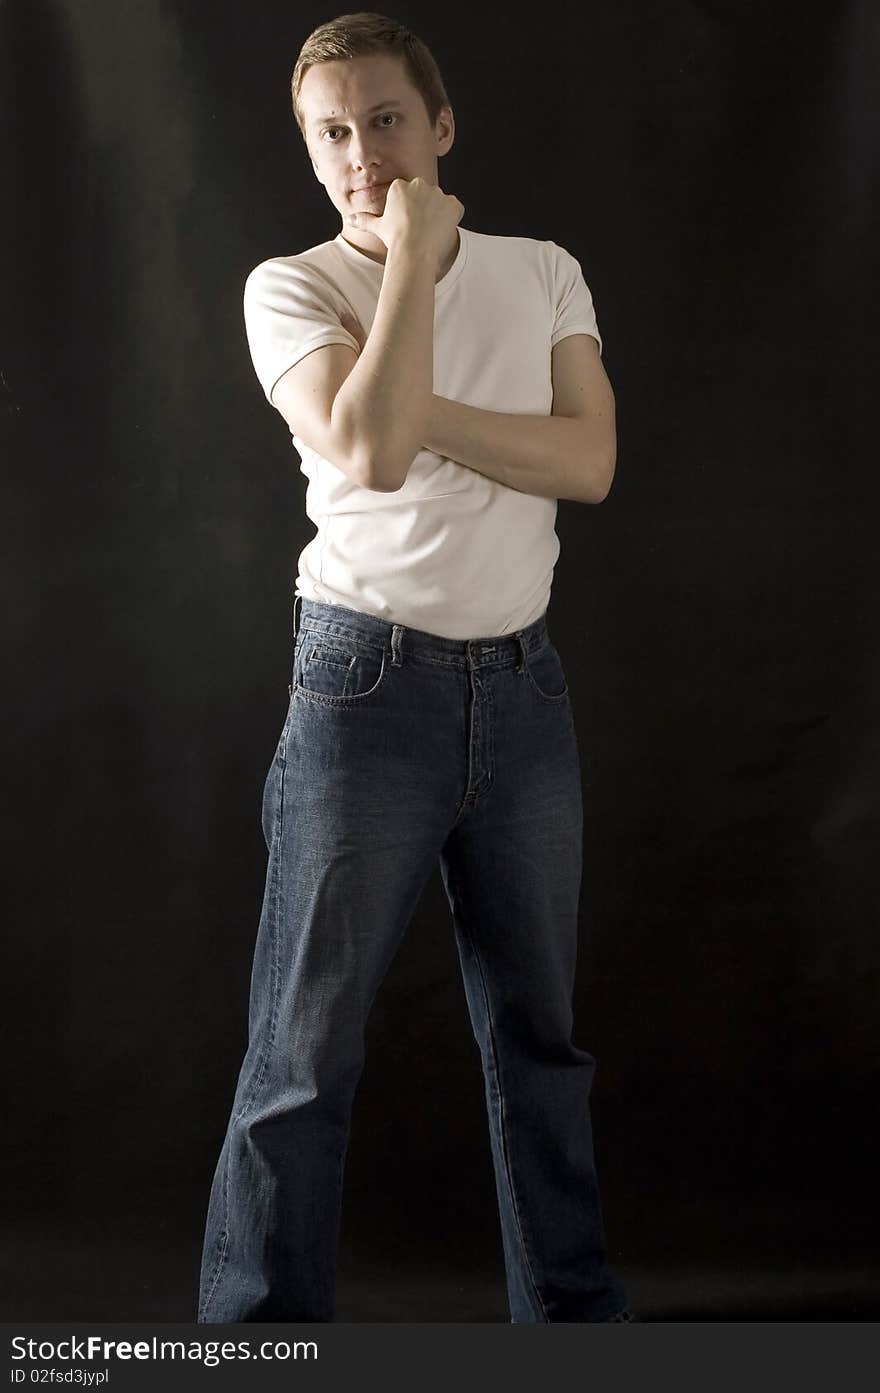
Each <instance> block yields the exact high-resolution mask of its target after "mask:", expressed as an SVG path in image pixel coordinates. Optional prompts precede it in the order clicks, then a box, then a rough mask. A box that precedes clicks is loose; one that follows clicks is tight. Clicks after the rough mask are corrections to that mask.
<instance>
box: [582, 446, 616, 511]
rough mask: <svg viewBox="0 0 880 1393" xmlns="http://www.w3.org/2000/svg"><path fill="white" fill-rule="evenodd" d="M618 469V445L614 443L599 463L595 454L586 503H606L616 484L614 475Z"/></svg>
mask: <svg viewBox="0 0 880 1393" xmlns="http://www.w3.org/2000/svg"><path fill="white" fill-rule="evenodd" d="M616 467H617V445H616V443H612V444H611V446H610V447H609V448H608V450H607V451H606V452H605V453H604V455H602V456H600V457H599V459H598V461H597V458H596V455H595V453H594V454H593V456H592V468H591V469H590V471H589V474H590V483H589V488H588V490H587V492H586V496H585V497H584V500H583V501H584V502H585V503H604V502H605V499H606V498H607V497H608V495H609V493H610V492H611V485H612V484H613V483H614V473H615V469H616Z"/></svg>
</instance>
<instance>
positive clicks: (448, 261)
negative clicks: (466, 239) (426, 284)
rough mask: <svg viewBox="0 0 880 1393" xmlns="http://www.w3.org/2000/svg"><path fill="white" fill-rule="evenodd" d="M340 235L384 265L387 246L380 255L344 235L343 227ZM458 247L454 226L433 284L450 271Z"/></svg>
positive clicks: (457, 233)
mask: <svg viewBox="0 0 880 1393" xmlns="http://www.w3.org/2000/svg"><path fill="white" fill-rule="evenodd" d="M342 236H343V238H344V240H345V241H347V242H349V243H350V244H351V246H353V247H357V249H358V251H359V252H363V254H364V256H368V257H369V258H370V260H371V261H375V262H377V263H378V264H379V265H380V266H384V265H385V259H386V257H387V256H388V248H387V247H384V246H383V248H382V253H381V255H380V254H379V253H378V252H375V251H368V250H367V248H366V247H362V246H361V245H360V243H359V242H352V241H351V238H350V237H346V236H345V228H343V229H342ZM376 240H377V241H378V238H377V239H376ZM460 248H461V238H460V235H459V231H458V228H457V227H456V229H455V237H454V240H453V241H452V242H451V244H450V246H449V248H448V250H447V251H446V254H445V255H444V257H443V260H442V261H441V263H440V265H439V267H438V268H437V273H436V275H435V276H434V284H435V285H436V284H437V282H438V281H441V280H442V279H443V277H444V276H445V275H446V274H447V272H448V271H451V269H452V267H453V266H454V264H455V261H456V259H457V257H458V253H459V250H460Z"/></svg>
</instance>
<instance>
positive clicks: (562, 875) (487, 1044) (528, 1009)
mask: <svg viewBox="0 0 880 1393" xmlns="http://www.w3.org/2000/svg"><path fill="white" fill-rule="evenodd" d="M529 662H530V665H531V676H530V674H529V671H528V670H527V669H526V668H524V669H522V670H517V669H516V668H514V667H512V666H507V667H504V668H502V669H500V670H497V671H495V672H494V673H493V672H483V673H481V674H480V675H479V678H478V682H477V687H478V700H480V701H481V705H482V714H481V720H480V728H481V730H482V732H483V734H482V741H483V746H482V748H483V756H482V763H483V773H482V776H481V780H480V785H479V788H478V791H477V793H476V796H475V799H474V801H473V802H472V804H471V805H470V806H469V807H468V808H467V809H466V810H465V811H464V812H463V814H462V816H460V818H459V820H458V822H457V823H456V825H455V827H454V828H453V830H452V832H451V833H450V835H449V838H448V840H447V842H446V845H445V847H444V849H443V852H442V855H441V872H442V875H443V880H444V884H445V886H446V891H447V895H448V897H449V902H450V905H451V908H452V912H453V921H454V925H455V932H456V940H457V946H458V953H459V958H460V961H461V967H462V974H463V979H464V985H465V990H466V994H467V1001H468V1007H469V1010H470V1015H471V1020H472V1022H473V1027H474V1033H475V1035H476V1038H477V1041H478V1043H479V1046H480V1051H481V1057H482V1064H483V1070H484V1075H485V1086H486V1101H487V1108H488V1115H489V1126H490V1136H491V1144H492V1156H493V1163H494V1169H495V1178H496V1185H497V1192H498V1202H499V1211H500V1217H501V1231H502V1239H503V1247H504V1260H505V1269H506V1273H507V1284H508V1296H509V1301H510V1310H511V1316H512V1319H513V1320H514V1321H517V1322H520V1321H521V1322H526V1321H591V1322H592V1321H607V1320H610V1319H611V1318H612V1317H613V1316H614V1315H615V1314H616V1313H617V1312H619V1311H621V1310H622V1309H624V1308H625V1307H626V1294H625V1291H624V1288H623V1286H622V1284H621V1283H620V1282H619V1281H618V1280H617V1279H616V1278H615V1277H614V1276H613V1274H612V1273H611V1271H610V1270H609V1266H608V1261H607V1249H606V1238H605V1232H604V1227H603V1216H602V1209H601V1203H600V1196H599V1184H598V1178H597V1173H596V1164H595V1159H594V1154H593V1137H592V1129H591V1118H590V1109H589V1101H588V1099H589V1093H590V1088H591V1084H592V1080H593V1074H594V1071H595V1066H596V1061H595V1059H594V1057H593V1056H592V1055H590V1054H588V1053H587V1052H586V1051H584V1050H581V1049H578V1048H576V1047H575V1045H574V1044H573V1043H572V1039H571V1034H572V992H573V986H574V973H575V962H576V953H577V937H578V905H579V893H580V882H581V851H582V841H581V838H582V829H583V815H582V802H581V776H580V765H579V760H578V751H577V743H576V737H575V729H574V723H573V717H572V712H571V706H570V702H569V698H568V695H567V693H566V684H565V675H564V673H563V671H562V665H561V662H560V660H559V657H558V654H557V653H556V650H555V649H553V648H552V646H551V648H550V649H548V648H545V649H543V650H542V651H541V652H540V653H537V654H536V653H533V655H532V657H531V658H530V660H529Z"/></svg>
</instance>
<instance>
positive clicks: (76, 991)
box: [0, 0, 880, 1321]
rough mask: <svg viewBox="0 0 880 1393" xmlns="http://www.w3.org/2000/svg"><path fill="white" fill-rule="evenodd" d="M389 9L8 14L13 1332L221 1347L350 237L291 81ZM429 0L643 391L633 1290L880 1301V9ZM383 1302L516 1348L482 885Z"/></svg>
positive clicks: (623, 395)
mask: <svg viewBox="0 0 880 1393" xmlns="http://www.w3.org/2000/svg"><path fill="white" fill-rule="evenodd" d="M342 9H344V6H340V7H339V9H336V8H334V7H329V8H328V7H321V6H316V5H299V6H291V5H289V4H286V3H281V0H275V2H273V3H270V2H269V0H263V3H257V4H253V5H251V4H248V5H246V4H244V3H240V4H235V3H224V4H220V3H215V4H211V3H203V4H195V3H186V0H166V2H165V3H162V2H161V0H137V3H135V0H126V2H125V3H122V0H93V3H90V4H79V3H74V0H18V3H14V0H7V3H6V4H5V6H4V7H3V10H2V65H3V73H2V77H3V90H4V92H5V94H6V97H7V111H6V114H5V115H4V120H3V126H2V137H0V138H2V141H3V144H4V148H5V155H6V169H7V171H8V173H7V175H6V176H5V183H6V188H7V194H8V213H7V217H6V219H5V220H4V226H5V232H4V236H5V238H6V239H7V245H8V249H9V256H8V260H7V271H6V274H5V275H4V277H3V296H4V300H5V307H4V315H3V331H2V332H3V341H4V344H3V359H2V376H0V400H2V409H3V417H2V423H3V433H4V437H5V441H6V446H5V451H4V458H5V468H4V471H3V478H4V489H5V495H6V506H5V508H4V510H3V512H4V517H5V530H6V540H5V548H4V550H5V555H6V558H7V563H8V581H7V591H6V593H7V597H8V603H7V605H6V610H5V617H6V623H7V635H6V639H5V642H4V657H5V664H4V666H5V685H6V688H7V692H8V696H9V715H8V717H7V719H6V721H5V722H4V729H5V734H6V735H7V737H8V748H7V754H6V758H5V761H4V773H5V776H6V785H7V790H8V794H9V797H8V799H7V804H6V815H5V820H4V845H5V848H6V851H7V855H8V879H7V884H8V887H9V889H8V891H7V894H6V896H5V901H6V922H7V932H6V939H5V941H6V950H5V951H6V984H7V992H8V1001H7V1007H6V1017H7V1022H8V1027H9V1029H8V1035H7V1047H6V1050H5V1053H4V1064H5V1066H6V1082H5V1098H6V1100H7V1101H6V1111H7V1117H8V1121H9V1126H8V1132H7V1145H6V1147H5V1149H4V1150H3V1154H2V1165H3V1167H4V1170H5V1177H4V1184H3V1193H4V1195H5V1196H6V1197H7V1200H8V1210H9V1212H8V1215H7V1233H6V1242H5V1245H4V1247H5V1252H6V1255H7V1265H8V1270H7V1279H6V1283H5V1296H4V1297H3V1311H2V1312H0V1314H2V1316H3V1318H4V1319H6V1320H10V1319H12V1318H16V1319H32V1320H36V1319H40V1320H49V1319H56V1318H57V1319H69V1320H73V1319H79V1320H84V1319H93V1318H97V1317H103V1318H105V1319H111V1320H113V1319H115V1320H152V1319H164V1320H177V1321H190V1320H193V1319H194V1311H195V1301H196V1284H197V1274H198V1260H199V1253H200V1245H201V1234H202V1225H203V1221H204V1215H205V1208H206V1205H207V1197H208V1190H209V1186H210V1181H211V1176H212V1174H213V1168H214V1164H215V1161H216V1156H217V1152H218V1150H219V1146H220V1142H221V1139H222V1135H223V1131H224V1129H225V1125H226V1120H227V1115H228V1110H229V1107H230V1105H231V1100H232V1093H233V1090H234V1084H235V1077H236V1073H237V1069H238V1065H239V1063H240V1060H241V1057H242V1054H243V1050H244V1047H245V1042H246V1021H247V989H248V980H249V972H250V963H251V955H252V951H253V945H254V939H255V934H256V927H257V922H258V916H259V907H260V901H261V898H262V891H263V877H264V873H265V863H266V850H265V844H264V842H263V838H262V831H261V826H260V816H259V812H260V797H261V791H262V785H263V781H264V778H265V775H266V772H267V769H268V765H269V762H270V760H271V757H272V754H273V751H274V747H275V743H276V739H277V735H278V731H279V729H280V726H281V723H282V721H283V717H284V714H285V710H286V706H287V699H288V693H287V683H288V681H289V676H290V673H289V669H290V664H291V595H292V586H293V577H294V575H295V570H296V558H297V556H298V554H299V551H300V550H301V548H302V547H303V546H304V545H305V543H306V541H307V540H308V539H309V538H310V537H311V535H313V529H312V526H311V524H310V523H308V521H307V519H306V518H305V514H304V507H303V502H304V493H305V480H304V479H303V477H302V475H301V474H300V473H299V461H298V457H297V456H296V454H295V452H294V451H293V448H292V446H291V443H290V438H289V434H288V431H287V428H286V426H285V424H284V422H283V421H282V419H281V417H280V416H278V415H277V413H275V412H273V411H272V410H271V409H270V408H269V407H268V405H267V403H266V401H265V399H264V397H263V396H262V393H261V391H260V389H259V386H258V384H257V381H256V378H255V376H254V374H253V370H252V367H251V363H250V358H249V355H248V351H247V344H246V340H245V337H244V327H243V321H242V316H241V292H242V286H243V282H244V277H245V275H246V274H247V272H248V271H249V270H250V268H251V267H252V266H254V265H255V264H256V263H257V262H259V261H260V260H262V259H264V258H265V257H267V256H270V255H274V254H278V253H288V252H293V251H298V250H302V249H304V248H306V247H308V246H311V245H313V244H314V243H316V242H318V241H322V240H325V239H326V238H327V237H331V236H333V235H335V233H336V232H337V231H338V229H339V219H338V215H337V214H336V212H335V210H334V209H333V207H332V206H331V204H330V203H329V201H328V200H327V198H326V195H325V193H324V191H323V188H322V187H321V186H320V185H318V183H317V181H316V180H315V179H314V176H313V173H312V171H311V167H310V165H309V164H308V161H307V158H306V154H305V150H304V148H303V145H302V142H301V138H300V135H299V132H298V130H297V129H296V127H295V124H294V121H293V117H292V115H291V113H290V109H289V96H288V80H289V75H290V71H291V69H292V66H293V61H294V59H295V56H296V53H297V50H298V48H299V46H300V44H301V43H302V41H303V40H304V38H305V37H306V35H307V34H308V32H309V31H310V30H311V29H312V28H313V27H314V25H316V24H317V23H319V22H321V21H322V20H324V19H326V18H329V17H330V16H331V15H333V14H335V13H339V12H341V10H342ZM387 12H388V13H391V14H393V15H395V16H396V17H397V18H400V19H403V20H404V21H405V22H408V23H409V24H410V25H411V26H412V27H413V28H415V29H416V31H417V32H418V33H420V34H421V35H422V36H423V37H424V38H425V39H426V41H427V42H428V43H429V45H430V46H431V47H432V49H433V51H434V53H435V55H436V57H437V59H438V61H439V63H440V66H441V70H442V71H443V73H444V76H445V78H446V81H447V85H448V90H449V93H450V98H451V100H452V103H453V107H454V110H455V114H456V121H457V136H456V143H455V146H454V149H453V151H452V152H451V154H450V155H449V156H448V157H447V158H446V159H444V160H443V161H441V163H440V178H441V184H442V186H443V187H444V188H446V189H447V191H450V192H454V193H456V194H457V195H458V197H459V198H461V200H462V202H463V203H464V206H465V213H464V217H463V219H462V221H463V224H464V225H465V226H468V227H471V228H474V229H476V230H480V231H486V232H492V233H499V234H510V235H526V236H533V237H538V238H551V239H553V240H554V241H557V242H558V243H560V244H561V245H563V246H565V247H566V248H567V249H569V250H570V251H571V252H572V253H573V254H574V255H575V256H577V257H578V259H579V260H580V261H581V263H582V266H583V270H584V275H585V277H586V279H587V282H588V284H589V285H590V287H591V289H592V291H593V295H594V299H595V304H596V309H597V314H598V319H599V324H600V327H601V330H602V334H603V338H604V364H605V367H606V370H607V371H608V373H609V376H610V378H611V381H612V384H613V386H614V389H615V392H616V397H617V413H618V426H619V454H618V465H617V475H616V478H615V482H614V486H613V489H612V492H611V494H610V496H609V498H608V499H607V501H606V502H605V503H603V504H602V505H601V506H598V507H590V506H584V505H579V504H575V503H573V502H568V501H564V502H562V503H560V505H559V517H558V531H559V535H560V538H561V541H562V554H561V557H560V561H559V564H558V566H557V572H556V577H555V583H554V592H553V599H552V603H551V611H550V619H551V624H552V632H553V635H554V638H555V641H556V643H557V646H558V647H559V649H560V651H561V653H562V656H563V660H564V662H565V664H566V668H567V671H568V675H569V680H570V684H571V686H572V689H573V700H574V706H575V717H576V722H577V727H578V734H579V741H580V746H581V755H582V765H583V778H584V793H585V814H586V830H585V842H584V854H585V864H584V884H583V904H582V908H583V917H582V941H581V949H580V954H579V959H578V987H577V998H576V1017H575V1020H576V1028H575V1040H576V1042H577V1043H578V1044H579V1045H581V1046H582V1047H584V1048H587V1049H589V1050H590V1051H591V1052H592V1053H593V1054H594V1055H595V1056H596V1058H597V1061H598V1069H597V1074H596V1078H595V1081H594V1086H593V1093H592V1106H593V1117H594V1128H595V1134H596V1147H597V1158H598V1164H599V1169H600V1178H601V1180H602V1183H603V1197H604V1204H605V1213H606V1222H607V1226H608V1231H609V1239H610V1242H611V1248H612V1257H613V1261H614V1264H615V1267H616V1269H617V1270H618V1271H619V1273H620V1275H621V1276H623V1278H624V1279H625V1280H627V1282H628V1285H629V1288H630V1295H631V1298H632V1304H633V1305H634V1306H636V1308H637V1309H639V1310H640V1311H641V1313H642V1315H643V1316H644V1317H645V1318H649V1319H650V1318H654V1319H662V1320H682V1319H687V1318H691V1319H703V1318H713V1317H714V1318H716V1319H722V1320H741V1319H744V1318H746V1317H748V1316H750V1315H751V1316H755V1317H756V1318H758V1319H774V1318H779V1316H780V1314H782V1315H784V1316H786V1317H787V1318H796V1319H809V1320H823V1319H833V1318H835V1317H837V1318H844V1319H865V1318H867V1316H868V1315H869V1313H873V1315H874V1317H876V1314H877V1311H878V1307H880V1301H878V1288H880V1282H878V1273H877V1268H876V1255H877V1243H878V1223H877V1204H876V1198H875V1180H876V1165H877V1155H876V1151H875V1150H873V1143H872V1142H871V1140H870V1139H871V1137H872V1136H873V1128H872V1123H873V1121H874V1111H875V1107H876V1096H877V1095H876V1084H877V1078H878V1060H880V1056H878V1018H877V986H878V970H877V969H878V954H877V946H876V940H877V928H878V908H877V905H878V892H880V874H878V837H877V832H878V787H880V780H878V773H880V769H878V765H880V735H878V725H877V716H876V712H877V709H878V696H880V690H878V689H880V657H878V632H877V619H876V614H877V599H878V564H877V546H876V540H875V529H876V511H877V504H878V501H880V498H878V495H880V487H878V459H877V453H878V452H877V445H876V424H875V422H876V400H877V397H876V391H872V390H870V389H871V388H873V386H874V377H875V375H876V363H877V354H876V342H877V335H876V322H877V320H876V309H877V296H876V289H877V281H876V264H875V265H874V266H873V267H872V264H871V253H872V252H874V251H876V239H877V231H878V223H877V212H876V210H877V203H876V201H874V200H875V198H876V193H877V189H876V182H874V185H873V187H872V181H876V175H877V169H878V154H880V139H878V134H880V133H878V120H877V107H876V104H874V105H872V83H873V81H874V79H875V77H876V72H877V67H878V56H880V55H878V47H880V45H878V42H877V39H878V26H877V17H876V10H875V8H874V6H873V5H872V4H871V3H870V0H862V3H857V2H856V0H854V2H853V3H839V4H835V5H805V4H803V3H801V4H787V3H776V4H772V3H759V0H754V3H748V2H747V0H743V3H734V0H670V3H667V4H665V5H663V6H657V5H652V4H648V3H639V0H614V3H612V0H603V2H602V3H596V4H592V5H588V6H583V7H582V6H574V5H570V6H567V7H564V8H561V7H559V6H556V7H554V8H553V9H551V10H550V11H547V10H545V9H541V10H535V12H534V13H533V14H532V15H531V16H530V17H528V18H526V19H524V20H520V21H515V20H514V19H512V17H511V12H509V11H508V9H507V7H503V8H500V9H499V10H498V11H496V12H487V11H485V10H482V9H481V8H479V7H475V6H471V5H453V6H452V7H451V8H449V7H442V8H441V7H432V6H428V5H411V4H405V5H398V6H396V7H394V8H392V9H390V10H388V11H387ZM338 1318H339V1319H346V1318H347V1319H355V1320H364V1319H368V1320H369V1319H376V1320H380V1319H386V1320H392V1321H394V1320H419V1319H425V1320H432V1319H443V1318H446V1319H461V1320H480V1319H483V1320H506V1319H507V1318H508V1312H507V1308H506V1302H505V1298H504V1292H503V1273H502V1262H501V1248H500V1234H499V1231H498V1221H497V1214H496V1210H495V1197H494V1189H493V1182H492V1173H491V1160H490V1153H489V1144H488V1132H487V1128H486V1122H485V1117H484V1111H483V1098H482V1079H481V1075H480V1068H479V1055H478V1051H477V1047H476V1044H475V1042H474V1040H473V1038H472V1036H471V1034H470V1026H469V1023H468V1019H467V1013H466V1008H465V1003H464V995H463V990H462V988H461V984H460V980H459V976H458V966H457V960H456V957H455V952H454V944H453V938H452V929H451V920H450V918H449V912H448V908H447V905H446V901H445V898H444V897H443V893H442V885H441V882H440V880H439V875H438V876H436V877H435V879H434V880H433V881H432V882H431V884H430V885H429V887H428V889H427V890H426V892H425V894H424V896H423V898H422V901H421V903H420V905H419V908H418V911H417V914H416V916H415V918H414V920H413V922H412V925H411V929H410V931H409V934H408V935H407V938H406V940H405V942H404V945H403V947H402V948H401V950H400V952H399V954H398V956H397V958H396V959H395V961H394V964H393V967H392V970H391V972H390V974H389V976H388V978H387V979H386V982H385V984H384V987H383V989H382V991H381V992H380V995H379V998H378V999H377V1002H376V1005H375V1007H374V1010H373V1013H372V1016H371V1018H370V1024H369V1037H368V1054H367V1065H366V1069H365V1072H364V1075H363V1077H362V1080H361V1085H360V1088H359V1091H358V1094H357V1098H356V1105H355V1115H354V1119H353V1130H352V1138H351V1145H350V1149H349V1153H348V1162H347V1168H346V1190H345V1204H344V1215H343V1231H342V1251H341V1258H340V1300H339V1309H338Z"/></svg>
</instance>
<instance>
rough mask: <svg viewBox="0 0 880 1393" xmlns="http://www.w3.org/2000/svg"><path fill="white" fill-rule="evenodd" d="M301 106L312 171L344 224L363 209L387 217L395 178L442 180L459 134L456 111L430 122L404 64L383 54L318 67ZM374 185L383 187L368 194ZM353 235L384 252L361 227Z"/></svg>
mask: <svg viewBox="0 0 880 1393" xmlns="http://www.w3.org/2000/svg"><path fill="white" fill-rule="evenodd" d="M299 101H300V108H301V110H302V116H303V120H304V123H305V131H306V143H307V146H308V152H309V156H310V158H311V161H312V168H313V169H314V171H315V174H316V175H317V177H318V181H319V182H320V183H322V184H323V185H324V187H325V188H326V190H327V194H328V197H329V198H330V201H331V203H332V204H333V206H334V207H335V208H336V209H337V211H338V212H339V214H340V215H341V217H342V221H343V224H345V223H347V220H348V217H349V215H350V214H351V213H357V212H359V211H361V210H363V211H364V212H367V213H377V214H381V213H382V212H383V211H384V208H385V194H386V192H387V186H388V184H389V183H390V182H391V180H392V179H398V178H400V179H415V178H417V177H419V178H422V179H425V180H427V182H428V183H430V184H436V183H437V182H438V180H437V157H438V156H439V155H445V154H446V151H447V150H448V149H449V148H450V146H451V145H452V140H453V135H454V122H453V117H452V111H451V109H450V108H449V107H444V108H443V110H442V111H441V112H440V115H439V116H438V118H437V121H436V124H435V125H434V126H432V125H431V122H430V120H429V119H428V112H427V109H426V107H425V103H424V101H423V99H422V95H421V93H420V92H419V91H418V89H417V88H416V87H414V86H413V84H412V82H411V80H410V78H409V75H408V73H407V71H406V69H405V67H404V64H403V60H402V59H400V58H397V57H395V56H394V55H392V54H387V53H382V54H378V53H376V54H369V55H367V56H365V57H362V58H348V59H343V60H339V61H334V62H332V63H316V64H313V66H312V67H310V68H309V69H308V70H307V72H306V75H305V77H304V78H303V80H302V85H301V87H300V98H299ZM372 108H376V109H375V110H373V109H372ZM368 183H374V184H377V185H378V187H376V188H374V189H372V190H370V189H364V188H363V187H362V186H363V185H365V184H368ZM347 236H348V238H349V240H350V241H354V242H357V243H362V244H363V245H364V246H365V247H369V248H370V249H371V250H373V249H381V251H382V252H384V250H385V248H384V246H381V248H379V239H378V238H377V237H374V236H372V235H371V234H370V233H368V232H364V231H363V230H362V229H347Z"/></svg>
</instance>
